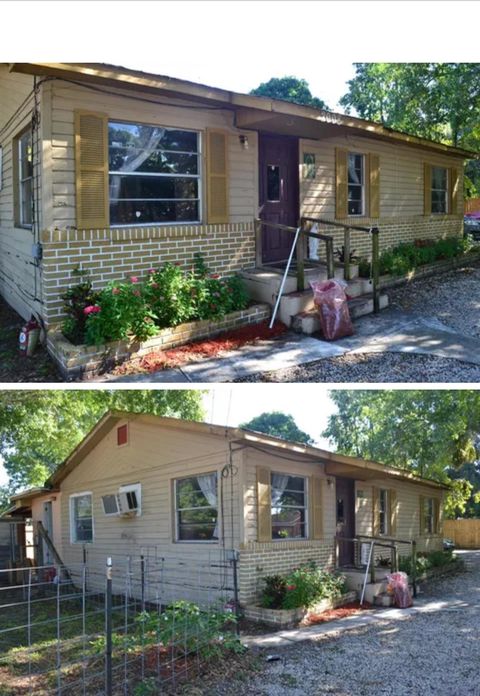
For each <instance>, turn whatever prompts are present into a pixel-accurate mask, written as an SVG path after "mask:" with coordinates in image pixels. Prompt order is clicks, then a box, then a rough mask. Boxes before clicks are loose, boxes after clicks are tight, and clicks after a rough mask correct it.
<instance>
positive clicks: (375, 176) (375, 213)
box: [368, 154, 380, 218]
mask: <svg viewBox="0 0 480 696" xmlns="http://www.w3.org/2000/svg"><path fill="white" fill-rule="evenodd" d="M368 160H369V177H368V183H369V200H370V206H369V210H368V215H369V216H370V217H372V218H378V217H380V157H379V156H378V155H372V154H370V155H369V156H368Z"/></svg>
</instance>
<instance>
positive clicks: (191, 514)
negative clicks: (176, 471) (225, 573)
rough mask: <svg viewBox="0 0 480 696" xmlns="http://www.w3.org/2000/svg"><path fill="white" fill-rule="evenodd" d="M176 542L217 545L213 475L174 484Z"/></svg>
mask: <svg viewBox="0 0 480 696" xmlns="http://www.w3.org/2000/svg"><path fill="white" fill-rule="evenodd" d="M174 494H175V527H176V529H175V538H176V541H217V540H218V535H219V527H218V480H217V473H216V472H213V473H211V474H200V475H198V476H189V477H188V478H181V479H176V480H175V481H174Z"/></svg>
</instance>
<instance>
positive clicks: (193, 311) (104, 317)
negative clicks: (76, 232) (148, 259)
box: [63, 254, 249, 345]
mask: <svg viewBox="0 0 480 696" xmlns="http://www.w3.org/2000/svg"><path fill="white" fill-rule="evenodd" d="M64 299H65V302H66V303H67V300H68V303H69V304H68V307H67V313H68V316H67V319H66V320H65V322H64V325H63V331H64V334H65V335H66V336H67V338H70V339H71V340H74V342H75V343H82V342H85V343H87V344H89V345H99V344H101V343H106V342H108V341H116V340H121V339H125V338H127V337H129V336H133V337H134V338H136V339H137V340H139V341H144V340H146V339H148V338H149V337H151V336H154V335H155V334H156V333H158V331H159V330H160V329H163V328H168V327H174V326H178V324H181V323H183V322H188V321H194V320H197V319H220V318H222V317H224V316H225V314H228V313H229V312H233V311H236V310H240V309H245V308H246V307H247V306H248V302H249V298H248V295H247V292H246V290H245V287H244V284H243V281H242V279H241V278H240V277H239V276H233V277H230V278H220V276H219V275H218V274H211V273H209V272H208V268H207V266H206V265H205V262H204V261H203V258H202V257H201V256H200V255H199V254H196V255H195V259H194V263H193V268H192V270H191V271H189V272H188V273H184V272H183V270H182V269H181V267H180V264H178V263H165V264H164V265H163V266H162V267H161V268H158V269H155V268H151V269H150V270H149V272H148V274H147V278H146V279H145V280H143V281H141V280H140V279H139V278H138V277H136V276H131V277H130V278H129V280H128V281H124V282H117V281H115V282H112V283H109V284H108V285H107V286H106V287H105V288H104V289H103V290H101V291H100V292H98V293H93V292H92V290H91V285H90V284H89V283H88V282H86V281H83V282H82V283H80V284H78V285H76V286H74V287H73V288H70V289H69V291H68V292H67V293H65V295H64Z"/></svg>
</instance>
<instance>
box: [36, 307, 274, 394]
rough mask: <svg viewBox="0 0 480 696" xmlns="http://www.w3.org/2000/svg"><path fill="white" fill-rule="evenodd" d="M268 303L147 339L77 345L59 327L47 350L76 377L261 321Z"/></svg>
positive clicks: (62, 369) (51, 334)
mask: <svg viewBox="0 0 480 696" xmlns="http://www.w3.org/2000/svg"><path fill="white" fill-rule="evenodd" d="M270 314H271V307H270V305H268V304H255V305H252V306H251V307H247V309H243V310H240V311H238V312H230V314H227V315H226V316H225V317H223V318H222V319H219V320H218V321H213V320H204V321H193V322H189V323H188V324H179V325H178V326H175V327H172V328H168V329H163V330H161V331H159V333H158V334H157V335H156V336H154V337H153V338H149V339H148V340H146V341H134V340H130V341H129V340H124V341H114V342H112V343H106V344H104V345H100V346H87V345H78V346H75V345H73V343H70V341H69V340H68V339H66V338H65V336H63V334H62V333H61V332H60V331H58V330H55V331H49V332H48V334H47V350H48V352H49V353H50V355H51V356H52V358H53V360H54V361H55V363H56V365H57V367H58V369H59V370H60V373H61V375H62V377H64V379H67V380H72V379H77V378H79V377H83V376H93V375H96V374H101V373H102V372H106V371H108V370H109V369H111V368H112V367H114V366H115V365H118V364H120V363H122V362H124V361H125V360H128V359H130V358H134V357H137V356H140V355H144V354H145V353H149V352H150V351H152V350H156V349H160V350H168V349H169V348H174V347H176V346H180V345H184V344H185V343H190V342H191V341H195V340H200V339H202V338H209V337H212V336H217V335H218V334H220V333H223V332H224V331H230V330H231V329H236V328H239V327H241V326H246V325H248V324H259V323H260V322H262V321H265V320H266V319H269V318H270Z"/></svg>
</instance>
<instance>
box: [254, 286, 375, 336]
mask: <svg viewBox="0 0 480 696" xmlns="http://www.w3.org/2000/svg"><path fill="white" fill-rule="evenodd" d="M345 292H346V294H347V297H348V298H349V308H350V316H351V317H352V319H355V318H356V317H361V316H363V315H364V314H371V313H372V312H373V298H372V296H371V295H364V294H363V285H362V282H361V281H360V280H349V281H348V284H347V287H346V288H345ZM357 300H358V301H357ZM264 301H266V300H264ZM382 302H383V306H382ZM387 304H388V298H387V296H386V295H385V296H383V299H381V300H380V306H381V309H383V307H386V306H387ZM312 310H315V304H314V302H313V292H312V290H302V291H297V292H290V293H285V294H283V295H282V299H281V300H280V307H279V310H278V318H279V319H280V321H283V323H284V324H286V325H287V326H292V324H293V321H294V317H295V316H296V315H297V314H303V313H305V312H311V311H312ZM294 330H295V329H294ZM315 330H316V331H318V329H315ZM304 333H306V332H304Z"/></svg>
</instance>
